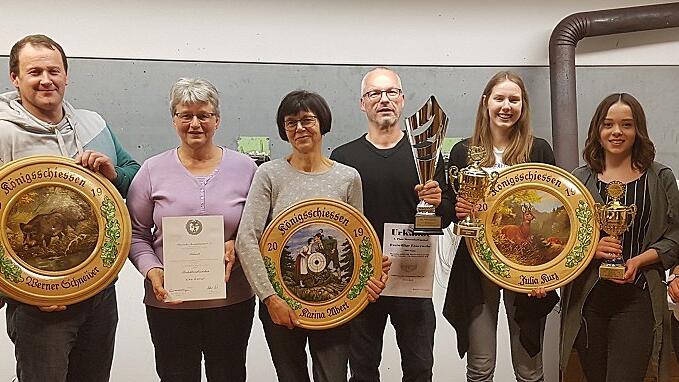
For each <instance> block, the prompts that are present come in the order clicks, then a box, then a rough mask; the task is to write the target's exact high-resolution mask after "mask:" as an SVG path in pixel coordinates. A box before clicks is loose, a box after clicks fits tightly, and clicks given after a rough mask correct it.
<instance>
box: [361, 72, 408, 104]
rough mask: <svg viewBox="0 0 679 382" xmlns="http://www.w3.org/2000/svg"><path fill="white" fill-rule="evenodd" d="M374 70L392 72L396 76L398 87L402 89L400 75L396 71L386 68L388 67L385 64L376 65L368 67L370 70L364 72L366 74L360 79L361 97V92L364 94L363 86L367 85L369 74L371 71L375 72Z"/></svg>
mask: <svg viewBox="0 0 679 382" xmlns="http://www.w3.org/2000/svg"><path fill="white" fill-rule="evenodd" d="M375 72H389V73H392V74H393V75H394V77H396V83H397V84H398V88H399V89H401V90H403V86H402V85H401V77H400V76H399V75H398V73H396V72H395V71H394V70H393V69H391V68H388V67H386V66H378V67H376V68H372V69H370V70H369V71H368V73H366V74H365V75H364V76H363V79H362V80H361V97H363V94H365V87H366V86H367V82H368V77H370V76H371V75H372V74H373V73H375Z"/></svg>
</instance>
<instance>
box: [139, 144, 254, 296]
mask: <svg viewBox="0 0 679 382" xmlns="http://www.w3.org/2000/svg"><path fill="white" fill-rule="evenodd" d="M222 150H223V156H222V162H221V163H220V164H219V166H218V167H217V169H216V170H215V172H214V173H213V174H212V175H211V176H209V177H203V179H205V178H207V179H206V181H205V183H204V184H202V183H201V180H200V178H199V177H195V176H194V175H192V174H191V173H189V171H188V170H187V169H186V168H185V167H184V165H182V164H181V162H180V161H179V157H178V156H177V149H172V150H168V151H166V152H164V153H161V154H158V155H156V156H154V157H152V158H149V159H148V160H146V162H144V164H143V165H142V166H141V169H140V170H139V172H138V173H137V176H136V177H135V178H134V180H133V181H132V184H131V185H130V189H129V191H128V194H127V208H128V209H129V210H130V217H131V219H132V247H131V249H130V256H129V257H130V260H131V261H132V263H133V264H134V266H135V267H137V269H138V270H139V272H140V273H141V274H142V276H144V278H145V277H146V273H147V272H148V271H149V270H150V269H151V268H155V267H158V268H162V267H163V230H162V224H161V222H162V219H163V217H164V216H189V215H222V216H223V217H224V240H229V239H233V238H235V236H236V232H237V230H238V224H239V223H240V218H241V213H242V212H243V206H244V205H245V199H246V198H247V195H248V190H249V189H250V183H251V182H252V178H253V176H254V174H255V171H256V170H257V166H256V165H255V163H254V162H253V161H252V160H251V159H250V158H249V157H247V156H245V155H243V154H239V153H237V152H235V151H233V150H229V149H227V148H222ZM144 287H145V289H146V291H145V295H144V303H145V304H147V305H151V306H155V307H160V308H169V309H201V308H213V307H219V306H225V305H231V304H236V303H239V302H242V301H245V300H247V299H249V298H250V297H252V296H253V293H252V289H251V288H250V285H249V284H248V282H247V280H246V278H245V275H244V274H243V270H242V268H241V267H240V265H237V266H236V267H234V268H233V271H232V273H231V278H230V280H229V283H228V289H227V293H228V298H227V299H225V300H209V301H187V302H184V303H182V304H179V305H167V304H163V303H160V302H158V301H157V300H156V298H155V297H154V295H153V288H152V287H151V283H150V282H149V281H148V279H146V278H145V279H144Z"/></svg>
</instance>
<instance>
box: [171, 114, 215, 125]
mask: <svg viewBox="0 0 679 382" xmlns="http://www.w3.org/2000/svg"><path fill="white" fill-rule="evenodd" d="M174 115H175V117H177V118H179V120H180V121H182V123H191V121H193V118H194V117H195V118H198V122H200V123H205V122H207V121H209V120H210V118H212V117H214V116H215V115H216V114H215V113H198V114H192V113H174Z"/></svg>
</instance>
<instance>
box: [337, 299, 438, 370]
mask: <svg viewBox="0 0 679 382" xmlns="http://www.w3.org/2000/svg"><path fill="white" fill-rule="evenodd" d="M387 316H389V317H390V320H391V324H392V325H393V326H394V330H395V331H396V342H397V343H398V348H399V350H400V352H401V368H402V369H403V381H404V382H425V381H426V382H429V381H431V380H432V368H433V367H434V330H435V329H436V315H435V313H434V304H433V303H432V300H431V299H430V298H412V297H387V296H383V297H380V298H379V300H377V302H374V303H372V304H368V306H367V307H366V308H365V310H363V312H361V314H359V315H358V316H357V317H356V318H354V319H353V320H352V321H351V323H350V324H349V325H350V326H351V343H350V347H351V352H350V355H349V367H350V368H351V381H352V382H379V380H380V370H379V367H380V362H381V361H382V343H383V337H384V329H385V327H386V325H387Z"/></svg>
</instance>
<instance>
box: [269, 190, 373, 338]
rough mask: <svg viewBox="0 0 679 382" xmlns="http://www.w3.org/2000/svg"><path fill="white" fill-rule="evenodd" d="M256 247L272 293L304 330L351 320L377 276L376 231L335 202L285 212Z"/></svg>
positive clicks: (301, 205) (299, 206)
mask: <svg viewBox="0 0 679 382" xmlns="http://www.w3.org/2000/svg"><path fill="white" fill-rule="evenodd" d="M259 245H260V250H261V253H262V256H263V257H264V265H265V266H266V270H267V273H268V276H269V280H271V283H272V284H273V287H274V290H275V291H276V293H277V294H278V296H279V297H281V298H282V299H283V300H285V301H286V302H287V303H288V305H289V306H290V307H291V308H292V309H293V310H294V311H295V313H296V314H297V317H298V318H299V321H300V326H301V327H303V328H307V329H328V328H333V327H336V326H339V325H342V324H344V323H346V322H348V321H349V320H351V319H352V318H353V317H354V316H356V315H357V314H358V313H359V312H360V311H361V310H363V308H365V306H366V305H367V304H368V292H367V291H366V290H365V288H366V283H367V282H368V279H370V277H376V278H380V276H381V274H382V251H381V249H380V244H379V240H378V238H377V234H376V233H375V230H374V229H373V228H372V226H371V225H370V223H369V222H368V220H367V219H366V218H365V217H364V216H363V215H362V214H361V213H360V212H359V211H358V210H356V209H355V208H354V207H352V206H350V205H349V204H346V203H343V202H339V201H336V200H330V199H309V200H306V201H302V202H300V203H297V204H295V205H293V206H291V207H289V208H287V209H286V210H285V211H283V212H281V213H280V215H278V216H277V217H276V219H274V220H273V221H272V222H271V223H270V224H269V226H268V227H267V228H266V230H265V231H264V234H263V235H262V239H261V241H260V243H259Z"/></svg>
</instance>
